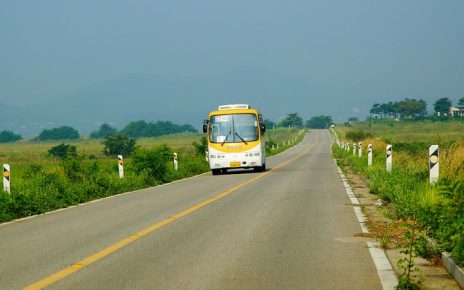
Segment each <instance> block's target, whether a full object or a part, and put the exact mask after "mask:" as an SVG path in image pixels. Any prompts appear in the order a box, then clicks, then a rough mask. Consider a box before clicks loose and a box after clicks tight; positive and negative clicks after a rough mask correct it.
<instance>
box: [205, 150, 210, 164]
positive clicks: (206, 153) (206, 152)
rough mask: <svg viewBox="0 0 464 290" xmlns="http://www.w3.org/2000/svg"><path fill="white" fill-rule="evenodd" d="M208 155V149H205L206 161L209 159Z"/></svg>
mask: <svg viewBox="0 0 464 290" xmlns="http://www.w3.org/2000/svg"><path fill="white" fill-rule="evenodd" d="M208 155H209V154H208V151H205V160H206V162H208V161H209V156H208Z"/></svg>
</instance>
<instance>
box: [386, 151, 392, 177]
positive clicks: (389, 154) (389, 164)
mask: <svg viewBox="0 0 464 290" xmlns="http://www.w3.org/2000/svg"><path fill="white" fill-rule="evenodd" d="M386 149H387V156H386V157H387V172H389V173H390V172H391V171H392V145H391V144H388V145H387V148H386Z"/></svg>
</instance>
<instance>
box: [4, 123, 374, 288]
mask: <svg viewBox="0 0 464 290" xmlns="http://www.w3.org/2000/svg"><path fill="white" fill-rule="evenodd" d="M330 144H331V139H330V136H329V134H328V132H327V131H325V130H313V131H311V132H310V133H308V134H307V135H306V137H305V139H304V140H303V141H302V142H301V143H300V144H299V145H298V146H295V147H294V148H292V149H290V150H287V151H286V152H284V153H282V154H280V155H278V156H275V157H272V158H268V160H267V167H268V171H266V172H264V173H254V172H246V173H243V172H240V173H232V174H227V175H219V176H212V175H211V174H210V173H208V174H204V175H201V176H198V177H194V178H190V179H186V180H182V181H179V182H175V183H172V184H168V185H164V186H158V187H155V188H149V189H145V190H141V191H137V192H133V193H128V194H123V195H118V196H115V197H112V198H109V199H105V200H101V201H98V202H93V203H89V204H85V205H82V206H78V207H74V208H69V209H66V210H62V211H58V212H54V213H51V214H46V215H41V216H37V217H33V218H31V219H26V220H21V221H18V222H13V223H9V224H5V225H1V226H0V288H1V289H21V288H24V287H28V286H31V288H30V289H37V288H40V287H42V286H46V287H47V289H382V286H381V284H380V281H379V278H378V274H377V272H376V269H375V266H374V263H373V261H372V258H371V256H370V254H369V250H368V248H367V245H366V242H365V241H362V240H360V239H356V238H354V236H355V235H356V234H357V233H360V232H361V229H360V226H359V223H358V221H357V219H356V216H355V214H354V211H353V208H352V206H351V204H350V200H349V198H348V196H347V194H346V191H345V189H344V187H343V184H342V182H341V180H340V177H339V174H338V172H337V168H336V165H335V164H334V162H333V160H332V157H331V154H330ZM36 282H39V284H34V283H36Z"/></svg>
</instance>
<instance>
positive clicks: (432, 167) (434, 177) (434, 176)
mask: <svg viewBox="0 0 464 290" xmlns="http://www.w3.org/2000/svg"><path fill="white" fill-rule="evenodd" d="M438 157H439V155H438V145H431V146H430V147H429V172H430V185H435V184H436V183H437V182H438V175H439V171H440V167H439V165H440V164H439V158H438Z"/></svg>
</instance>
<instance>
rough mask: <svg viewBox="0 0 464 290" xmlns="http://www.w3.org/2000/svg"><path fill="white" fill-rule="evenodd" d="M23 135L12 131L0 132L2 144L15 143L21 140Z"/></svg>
mask: <svg viewBox="0 0 464 290" xmlns="http://www.w3.org/2000/svg"><path fill="white" fill-rule="evenodd" d="M21 139H22V137H21V135H18V134H15V133H13V132H11V131H6V130H5V131H2V132H0V143H7V142H15V141H18V140H21Z"/></svg>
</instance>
